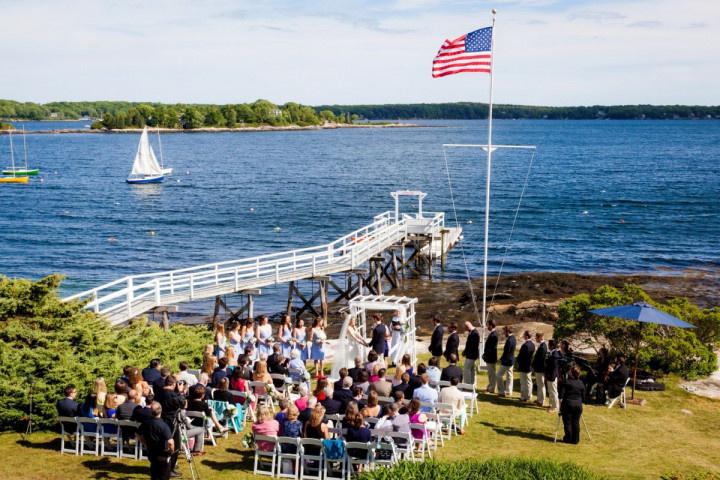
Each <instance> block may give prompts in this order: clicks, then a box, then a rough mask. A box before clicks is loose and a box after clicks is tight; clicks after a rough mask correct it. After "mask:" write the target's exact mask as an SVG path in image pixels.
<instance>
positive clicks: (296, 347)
mask: <svg viewBox="0 0 720 480" xmlns="http://www.w3.org/2000/svg"><path fill="white" fill-rule="evenodd" d="M292 341H293V351H298V352H300V359H301V360H302V361H303V362H305V361H306V360H307V359H308V349H307V331H306V330H305V320H303V319H302V318H298V319H296V320H295V328H293V331H292ZM291 357H292V355H291Z"/></svg>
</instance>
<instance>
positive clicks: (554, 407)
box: [545, 339, 562, 412]
mask: <svg viewBox="0 0 720 480" xmlns="http://www.w3.org/2000/svg"><path fill="white" fill-rule="evenodd" d="M548 349H550V354H549V355H548V356H547V358H546V360H545V387H546V388H547V396H548V399H549V401H550V411H551V412H557V411H558V408H559V407H560V399H559V398H558V374H559V367H560V360H561V359H562V353H560V350H559V349H558V346H557V343H556V342H555V340H553V339H550V341H549V342H548Z"/></svg>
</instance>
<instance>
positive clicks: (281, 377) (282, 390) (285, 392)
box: [270, 373, 290, 397]
mask: <svg viewBox="0 0 720 480" xmlns="http://www.w3.org/2000/svg"><path fill="white" fill-rule="evenodd" d="M270 378H272V379H273V380H279V381H281V382H282V384H281V385H280V386H277V385H276V384H275V382H273V385H274V386H275V389H276V390H277V391H278V392H280V393H282V395H283V396H284V397H288V396H289V395H290V389H289V388H288V378H287V377H286V376H285V375H283V374H282V373H271V374H270Z"/></svg>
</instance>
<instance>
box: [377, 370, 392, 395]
mask: <svg viewBox="0 0 720 480" xmlns="http://www.w3.org/2000/svg"><path fill="white" fill-rule="evenodd" d="M386 374H387V370H386V369H384V368H381V369H380V370H378V380H377V382H375V383H373V387H374V388H375V391H376V392H377V393H378V395H380V396H381V397H389V396H390V392H392V386H393V385H392V382H389V381H388V380H386V379H385V375H386Z"/></svg>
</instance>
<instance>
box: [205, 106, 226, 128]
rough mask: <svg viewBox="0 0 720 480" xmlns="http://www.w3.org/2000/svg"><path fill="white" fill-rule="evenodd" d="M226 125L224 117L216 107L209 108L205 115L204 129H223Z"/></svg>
mask: <svg viewBox="0 0 720 480" xmlns="http://www.w3.org/2000/svg"><path fill="white" fill-rule="evenodd" d="M226 123H227V122H226V120H225V117H224V116H223V114H222V112H221V111H220V109H219V108H218V107H210V109H209V110H208V111H207V113H206V114H205V126H206V127H224V126H225V125H226Z"/></svg>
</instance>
